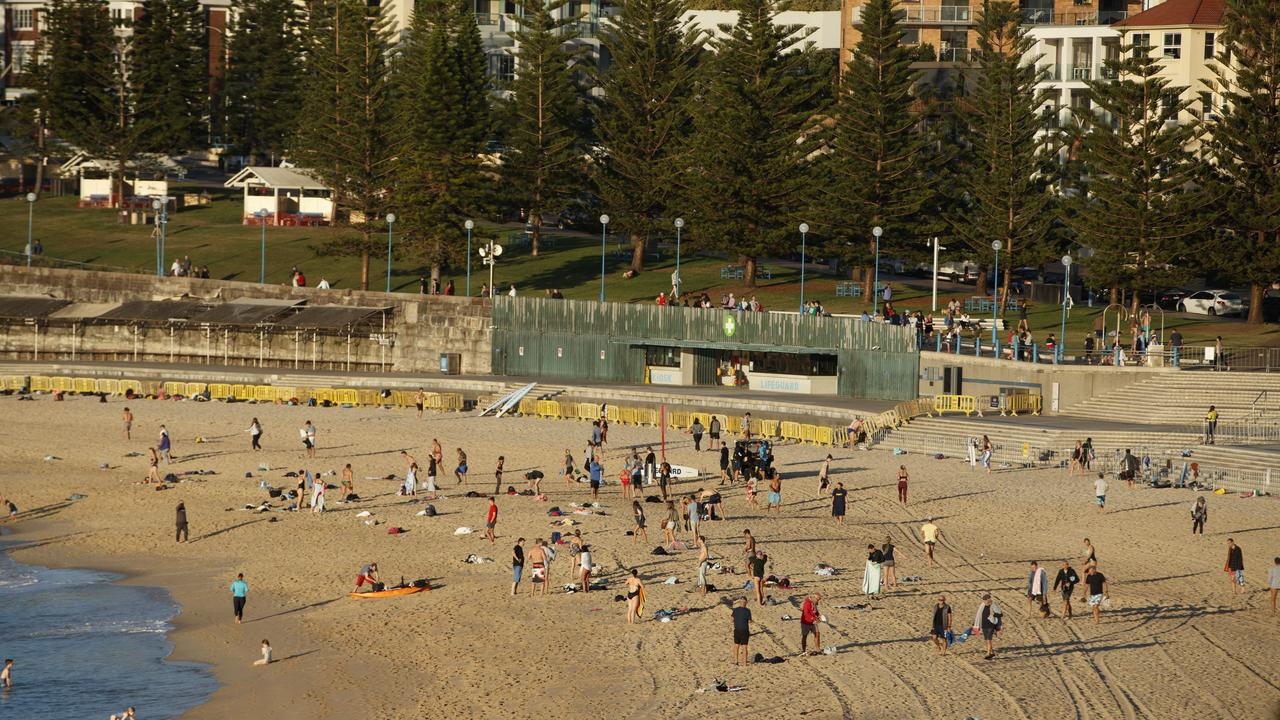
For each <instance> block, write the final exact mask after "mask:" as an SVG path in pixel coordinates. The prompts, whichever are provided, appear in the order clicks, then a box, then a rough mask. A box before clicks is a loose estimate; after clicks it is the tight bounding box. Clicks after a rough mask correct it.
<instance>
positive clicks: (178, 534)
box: [173, 500, 190, 542]
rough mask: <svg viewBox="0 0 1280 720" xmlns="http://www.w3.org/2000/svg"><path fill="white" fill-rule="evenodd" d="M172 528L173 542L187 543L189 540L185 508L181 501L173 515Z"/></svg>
mask: <svg viewBox="0 0 1280 720" xmlns="http://www.w3.org/2000/svg"><path fill="white" fill-rule="evenodd" d="M174 526H175V533H174V538H173V540H174V542H187V540H189V539H190V537H189V535H188V525H187V506H186V504H185V503H183V502H182V501H181V500H179V501H178V507H177V510H176V512H175V514H174Z"/></svg>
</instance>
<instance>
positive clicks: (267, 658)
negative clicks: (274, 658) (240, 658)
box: [253, 639, 271, 665]
mask: <svg viewBox="0 0 1280 720" xmlns="http://www.w3.org/2000/svg"><path fill="white" fill-rule="evenodd" d="M253 664H254V665H270V664H271V643H270V642H267V641H266V640H265V639H264V640H263V641H262V659H261V660H254V661H253Z"/></svg>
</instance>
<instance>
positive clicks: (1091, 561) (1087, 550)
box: [1084, 538, 1098, 572]
mask: <svg viewBox="0 0 1280 720" xmlns="http://www.w3.org/2000/svg"><path fill="white" fill-rule="evenodd" d="M1090 567H1095V568H1096V567H1098V551H1097V550H1095V549H1094V547H1093V543H1092V542H1090V541H1089V538H1085V539H1084V569H1085V571H1086V572H1087V571H1088V570H1089V568H1090Z"/></svg>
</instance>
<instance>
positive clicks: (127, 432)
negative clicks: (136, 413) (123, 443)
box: [120, 408, 133, 440]
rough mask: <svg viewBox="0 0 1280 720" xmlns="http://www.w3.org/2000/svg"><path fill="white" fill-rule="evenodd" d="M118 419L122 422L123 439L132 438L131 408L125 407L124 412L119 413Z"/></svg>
mask: <svg viewBox="0 0 1280 720" xmlns="http://www.w3.org/2000/svg"><path fill="white" fill-rule="evenodd" d="M120 420H121V422H123V423H124V439H125V440H132V439H133V434H132V431H133V411H132V410H130V409H129V408H125V409H124V412H122V413H120Z"/></svg>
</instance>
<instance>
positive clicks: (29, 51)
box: [12, 42, 36, 75]
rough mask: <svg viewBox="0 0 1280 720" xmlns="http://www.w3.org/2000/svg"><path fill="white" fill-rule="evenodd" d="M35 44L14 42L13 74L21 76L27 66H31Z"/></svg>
mask: <svg viewBox="0 0 1280 720" xmlns="http://www.w3.org/2000/svg"><path fill="white" fill-rule="evenodd" d="M35 52H36V47H35V43H31V42H15V43H14V44H13V57H12V60H13V72H14V73H16V74H18V75H21V74H22V73H23V72H25V71H26V69H27V66H29V65H30V64H31V60H32V58H33V57H35Z"/></svg>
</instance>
